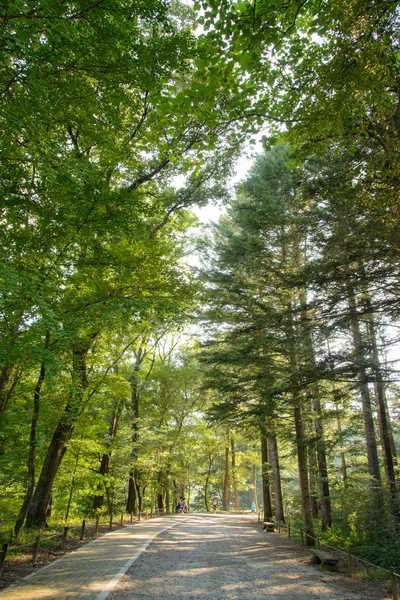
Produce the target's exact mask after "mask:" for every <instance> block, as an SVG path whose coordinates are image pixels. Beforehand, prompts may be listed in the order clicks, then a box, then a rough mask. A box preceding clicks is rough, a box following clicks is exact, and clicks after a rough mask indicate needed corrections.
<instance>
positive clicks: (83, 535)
mask: <svg viewBox="0 0 400 600" xmlns="http://www.w3.org/2000/svg"><path fill="white" fill-rule="evenodd" d="M85 525H86V521H85V519H83V521H82V527H81V535H80V538H79V539H80V540H81V541H82V540H83V538H84V537H85Z"/></svg>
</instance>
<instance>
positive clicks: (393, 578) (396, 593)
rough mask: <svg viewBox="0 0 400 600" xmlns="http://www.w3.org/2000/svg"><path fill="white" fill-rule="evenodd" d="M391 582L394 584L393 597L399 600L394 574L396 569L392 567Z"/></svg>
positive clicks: (394, 599)
mask: <svg viewBox="0 0 400 600" xmlns="http://www.w3.org/2000/svg"><path fill="white" fill-rule="evenodd" d="M390 581H391V583H392V596H393V600H399V594H398V592H397V581H396V573H395V572H394V568H393V567H390Z"/></svg>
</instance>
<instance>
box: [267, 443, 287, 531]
mask: <svg viewBox="0 0 400 600" xmlns="http://www.w3.org/2000/svg"><path fill="white" fill-rule="evenodd" d="M268 453H269V457H270V461H271V468H272V476H273V486H274V503H275V518H276V520H277V521H278V522H280V523H284V522H285V515H284V511H283V497H282V485H281V469H280V464H279V454H278V444H277V442H276V436H275V434H272V435H271V436H270V437H269V438H268Z"/></svg>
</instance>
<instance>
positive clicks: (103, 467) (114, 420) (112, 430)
mask: <svg viewBox="0 0 400 600" xmlns="http://www.w3.org/2000/svg"><path fill="white" fill-rule="evenodd" d="M121 410H122V408H121V406H120V405H119V404H118V403H117V402H114V406H113V409H112V411H111V414H110V419H109V427H108V432H107V439H108V444H107V445H108V446H109V450H108V452H105V453H104V454H103V456H102V457H101V464H100V470H99V475H101V476H102V477H104V476H105V475H108V473H109V472H110V463H111V446H112V443H113V441H114V440H115V438H116V436H117V430H118V423H119V419H120V416H121ZM99 487H100V489H103V485H102V484H100V486H99ZM103 502H104V493H100V494H96V495H95V496H94V497H93V509H94V510H98V509H100V508H101V507H102V506H103Z"/></svg>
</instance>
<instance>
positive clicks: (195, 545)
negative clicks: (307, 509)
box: [107, 515, 390, 600]
mask: <svg viewBox="0 0 400 600" xmlns="http://www.w3.org/2000/svg"><path fill="white" fill-rule="evenodd" d="M200 598H201V599H202V600H256V599H260V598H268V599H270V600H278V599H279V600H317V599H318V600H378V599H382V600H383V599H385V598H390V595H388V594H386V593H384V592H383V591H382V590H381V589H378V588H376V587H375V586H373V585H371V584H369V583H366V582H360V581H357V580H355V579H350V578H349V577H347V576H345V575H343V574H340V573H332V572H330V571H323V570H321V569H320V568H319V567H318V566H314V565H311V564H310V552H309V550H308V549H307V548H304V547H301V546H300V545H299V544H297V543H296V542H293V541H292V540H287V539H286V538H285V537H283V536H280V535H278V534H271V533H270V534H265V533H263V532H262V530H261V525H259V524H258V523H257V522H256V520H255V518H254V517H252V518H251V517H250V518H246V517H243V516H228V515H224V516H223V515H215V516H214V515H190V516H189V519H185V520H182V523H180V524H179V525H178V526H176V527H174V528H173V529H170V530H169V531H167V532H165V533H163V534H161V535H160V536H159V537H158V538H157V539H155V540H154V541H153V542H152V544H151V545H150V546H149V547H148V548H147V550H146V551H145V552H144V553H143V554H142V555H141V556H140V557H139V558H138V559H137V561H136V562H135V563H134V564H133V565H132V566H131V567H130V569H129V570H128V571H127V573H126V574H125V575H124V576H123V578H122V579H121V580H120V582H119V584H118V585H117V586H116V587H115V588H114V590H113V591H112V592H111V594H110V595H109V596H108V599H107V600H127V599H130V600H150V599H151V600H197V599H200Z"/></svg>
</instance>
